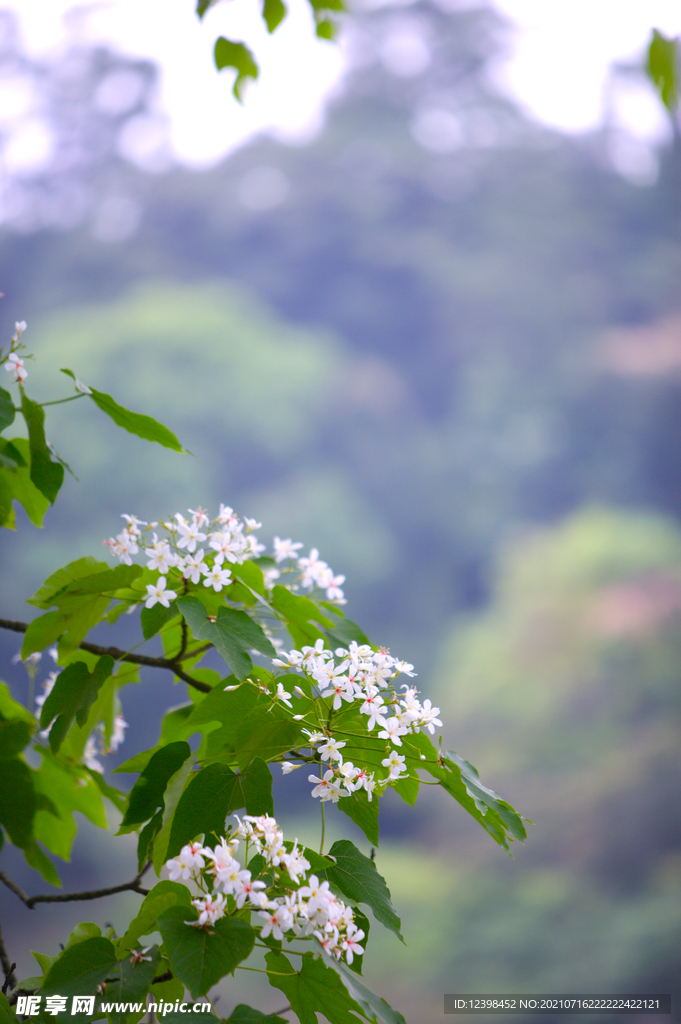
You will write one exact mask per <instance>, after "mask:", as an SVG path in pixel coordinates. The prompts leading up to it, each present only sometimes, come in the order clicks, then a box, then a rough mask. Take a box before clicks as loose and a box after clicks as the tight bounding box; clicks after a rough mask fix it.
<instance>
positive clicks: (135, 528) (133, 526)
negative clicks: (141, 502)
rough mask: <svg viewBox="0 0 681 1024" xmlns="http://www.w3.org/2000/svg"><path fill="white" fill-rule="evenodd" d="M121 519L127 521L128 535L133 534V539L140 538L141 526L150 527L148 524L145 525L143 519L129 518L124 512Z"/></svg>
mask: <svg viewBox="0 0 681 1024" xmlns="http://www.w3.org/2000/svg"><path fill="white" fill-rule="evenodd" d="M121 519H125V521H126V522H127V524H128V525H127V527H126V530H127V532H128V533H131V534H132V535H133V537H139V536H140V534H141V532H142V531H141V530H140V526H148V525H149V524H148V523H145V522H144V520H143V519H138V518H137V516H129V515H128V514H127V512H122V513H121Z"/></svg>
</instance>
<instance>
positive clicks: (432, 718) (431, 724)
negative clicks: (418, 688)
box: [419, 700, 442, 736]
mask: <svg viewBox="0 0 681 1024" xmlns="http://www.w3.org/2000/svg"><path fill="white" fill-rule="evenodd" d="M439 714H440V709H439V708H434V707H432V706H431V703H430V701H429V700H424V702H423V710H422V713H421V717H420V718H419V725H425V727H426V729H427V730H428V732H429V733H430V734H431V736H432V735H433V734H434V732H435V726H436V725H439V726H442V722H441V721H440V719H439V718H437V717H436V716H437V715H439Z"/></svg>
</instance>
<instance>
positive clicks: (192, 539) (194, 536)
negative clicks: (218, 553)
mask: <svg viewBox="0 0 681 1024" xmlns="http://www.w3.org/2000/svg"><path fill="white" fill-rule="evenodd" d="M175 518H176V519H177V532H178V533H179V534H180V539H179V540H178V542H177V546H178V548H186V550H187V551H189V552H192V551H196V545H197V544H198V543H200V542H201V541H202V540H205V539H206V535H205V533H201V531H200V530H199V525H198V523H197V522H193V523H186V522H185V521H184V519H183V518H182V516H181V515H180V514H179V513H178V514H177V515H176V516H175Z"/></svg>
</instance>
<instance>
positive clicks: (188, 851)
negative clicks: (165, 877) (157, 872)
mask: <svg viewBox="0 0 681 1024" xmlns="http://www.w3.org/2000/svg"><path fill="white" fill-rule="evenodd" d="M203 855H204V850H203V848H202V846H201V843H188V844H187V846H183V847H182V849H181V850H180V852H179V854H178V855H177V857H174V858H173V859H171V860H167V861H166V865H165V866H166V867H167V868H168V871H169V873H170V879H171V881H173V882H176V881H177V880H178V878H183V879H185V880H186V879H187V878H191V877H192V875H193V874H194V873H195V872H197V871H200V870H201V869H202V868H203V867H204V864H205V862H204V859H203Z"/></svg>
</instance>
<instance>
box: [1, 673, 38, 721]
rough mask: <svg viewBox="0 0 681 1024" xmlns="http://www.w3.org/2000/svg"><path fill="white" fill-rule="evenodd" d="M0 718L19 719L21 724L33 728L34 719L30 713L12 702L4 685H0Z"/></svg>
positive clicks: (12, 699) (21, 705) (22, 706)
mask: <svg viewBox="0 0 681 1024" xmlns="http://www.w3.org/2000/svg"><path fill="white" fill-rule="evenodd" d="M0 716H1V717H2V718H5V719H7V720H10V719H12V718H20V719H21V721H22V722H27V723H28V724H29V725H31V726H35V718H34V717H33V715H32V714H31V712H30V711H29V710H28V709H27V708H25V707H24V705H23V704H19V702H18V701H16V700H14V698H13V697H12V694H11V693H10V692H9V687H8V686H7V684H6V683H0Z"/></svg>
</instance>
